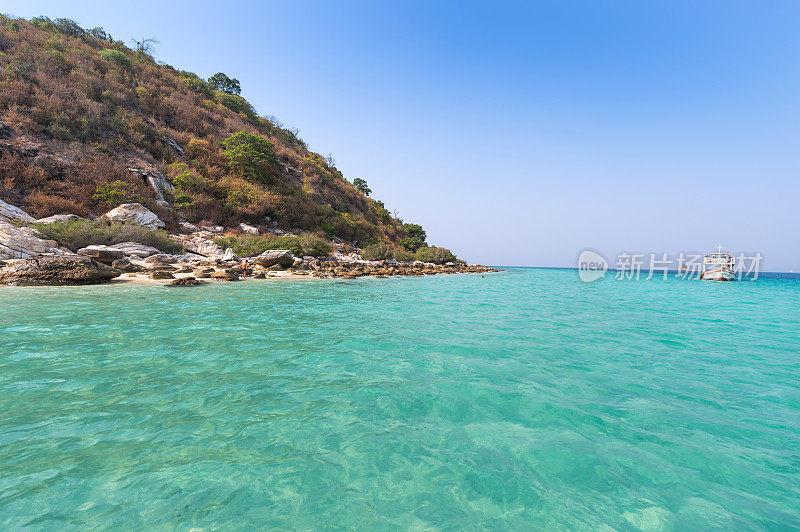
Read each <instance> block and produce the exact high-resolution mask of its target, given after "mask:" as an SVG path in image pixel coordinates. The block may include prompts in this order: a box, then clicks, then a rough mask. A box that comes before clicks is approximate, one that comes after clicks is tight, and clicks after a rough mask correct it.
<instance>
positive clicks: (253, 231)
mask: <svg viewBox="0 0 800 532" xmlns="http://www.w3.org/2000/svg"><path fill="white" fill-rule="evenodd" d="M239 229H241V230H242V232H243V233H245V234H248V235H257V234H258V227H255V226H252V225H248V224H246V223H240V224H239Z"/></svg>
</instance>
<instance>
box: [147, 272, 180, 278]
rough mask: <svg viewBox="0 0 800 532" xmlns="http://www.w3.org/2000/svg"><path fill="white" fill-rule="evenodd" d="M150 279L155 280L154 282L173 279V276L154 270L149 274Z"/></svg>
mask: <svg viewBox="0 0 800 532" xmlns="http://www.w3.org/2000/svg"><path fill="white" fill-rule="evenodd" d="M150 278H151V279H156V280H163V279H174V278H175V276H174V275H172V274H171V273H169V272H164V271H158V270H156V271H154V272H153V273H151V274H150Z"/></svg>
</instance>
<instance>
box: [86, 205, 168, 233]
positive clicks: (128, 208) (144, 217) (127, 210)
mask: <svg viewBox="0 0 800 532" xmlns="http://www.w3.org/2000/svg"><path fill="white" fill-rule="evenodd" d="M101 219H103V220H105V221H109V222H117V223H137V224H139V225H143V226H145V227H150V228H153V229H157V228H159V227H164V222H162V221H161V220H159V218H158V216H156V215H155V213H153V212H152V211H149V210H148V209H147V208H145V207H144V205H142V204H141V203H123V204H122V205H120V206H119V207H117V208H115V209H112V210H110V211H108V212H107V213H105V214H104V215H103V216H102V217H101Z"/></svg>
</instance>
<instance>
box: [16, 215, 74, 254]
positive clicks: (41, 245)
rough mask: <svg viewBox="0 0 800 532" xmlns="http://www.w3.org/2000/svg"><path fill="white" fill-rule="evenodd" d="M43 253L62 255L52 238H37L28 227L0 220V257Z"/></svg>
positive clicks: (64, 252)
mask: <svg viewBox="0 0 800 532" xmlns="http://www.w3.org/2000/svg"><path fill="white" fill-rule="evenodd" d="M43 253H51V254H57V255H64V254H67V253H69V252H68V251H66V250H63V249H60V248H59V247H58V244H57V243H56V242H54V241H53V240H45V239H43V238H39V236H38V235H37V233H36V231H35V230H34V229H31V228H30V227H16V226H14V225H11V224H10V223H8V222H3V221H0V259H27V258H30V257H36V256H37V255H41V254H43Z"/></svg>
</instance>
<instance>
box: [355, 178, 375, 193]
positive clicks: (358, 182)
mask: <svg viewBox="0 0 800 532" xmlns="http://www.w3.org/2000/svg"><path fill="white" fill-rule="evenodd" d="M353 186H354V187H356V188H357V189H358V190H360V191H361V193H362V194H364V195H365V196H369V195H370V194H371V193H372V190H371V189H370V188H369V187H368V186H367V182H366V181H364V180H363V179H361V178H360V177H357V178H355V179H353Z"/></svg>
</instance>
